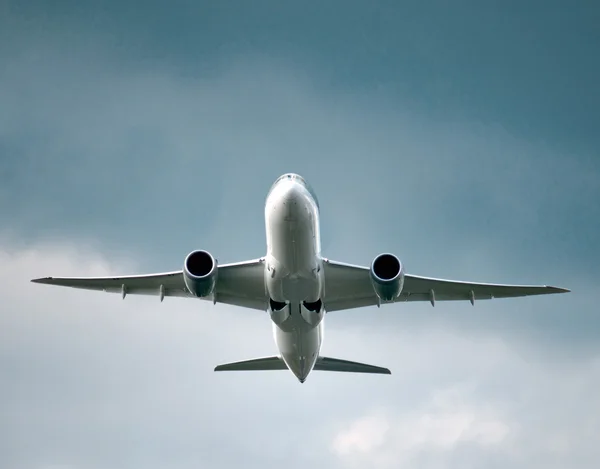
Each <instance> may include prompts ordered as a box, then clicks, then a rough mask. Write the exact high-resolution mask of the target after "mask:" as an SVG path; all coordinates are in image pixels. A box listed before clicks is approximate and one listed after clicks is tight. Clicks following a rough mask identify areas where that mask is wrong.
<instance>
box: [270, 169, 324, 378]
mask: <svg viewBox="0 0 600 469" xmlns="http://www.w3.org/2000/svg"><path fill="white" fill-rule="evenodd" d="M265 224H266V237H267V256H266V269H265V284H266V288H267V291H268V293H269V298H270V299H269V313H270V316H271V320H272V322H273V335H274V338H275V343H276V344H277V348H278V349H279V353H280V354H281V357H282V359H283V361H284V362H285V364H286V365H287V366H288V368H289V369H290V370H291V371H292V372H293V373H294V375H296V377H297V378H298V380H300V382H304V380H306V378H307V376H308V374H309V373H310V372H311V370H312V369H313V367H314V365H315V362H316V360H317V358H318V356H319V351H320V349H321V344H322V341H323V316H324V314H325V311H324V308H323V302H322V293H323V283H324V282H323V269H322V261H321V258H320V239H319V208H318V205H317V201H316V200H315V199H314V197H313V196H312V194H311V191H310V189H309V188H308V187H307V186H306V184H305V183H304V181H303V180H302V178H300V177H299V176H297V175H293V174H290V175H286V177H283V178H280V179H279V180H278V181H277V182H276V183H275V184H274V186H273V188H272V189H271V191H270V193H269V195H268V197H267V201H266V205H265Z"/></svg>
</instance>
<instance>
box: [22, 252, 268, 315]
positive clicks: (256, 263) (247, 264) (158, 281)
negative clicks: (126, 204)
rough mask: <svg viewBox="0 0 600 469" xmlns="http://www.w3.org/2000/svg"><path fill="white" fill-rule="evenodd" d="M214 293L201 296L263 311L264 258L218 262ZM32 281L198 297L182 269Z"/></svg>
mask: <svg viewBox="0 0 600 469" xmlns="http://www.w3.org/2000/svg"><path fill="white" fill-rule="evenodd" d="M217 269H218V273H217V283H216V286H215V295H214V297H213V296H210V297H207V298H201V299H205V300H210V301H213V302H215V303H223V304H229V305H234V306H241V307H245V308H251V309H257V310H261V311H266V309H267V301H268V297H267V293H266V289H265V281H264V260H263V259H262V258H261V259H254V260H250V261H243V262H236V263H232V264H223V265H219V266H217ZM32 282H33V283H43V284H47V285H57V286H62V287H71V288H81V289H84V290H96V291H105V292H109V293H121V294H122V295H123V298H125V295H155V296H158V297H160V299H161V301H162V299H163V298H164V297H165V296H175V297H184V298H197V297H196V296H194V295H192V294H191V293H190V292H189V291H188V289H187V287H186V286H185V282H184V280H183V271H181V270H179V271H176V272H166V273H159V274H147V275H127V276H119V277H44V278H37V279H33V280H32Z"/></svg>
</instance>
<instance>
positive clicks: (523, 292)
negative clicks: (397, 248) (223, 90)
mask: <svg viewBox="0 0 600 469" xmlns="http://www.w3.org/2000/svg"><path fill="white" fill-rule="evenodd" d="M323 264H324V269H325V288H326V291H325V300H324V303H325V307H326V308H327V311H340V310H344V309H353V308H360V307H364V306H373V305H378V304H379V301H378V298H377V296H376V295H375V291H374V290H373V287H372V285H371V279H370V276H369V268H368V267H363V266H357V265H352V264H346V263H342V262H336V261H331V260H329V259H325V260H324V263H323ZM569 291H570V290H567V289H565V288H558V287H551V286H547V285H505V284H493V283H475V282H462V281H456V280H444V279H438V278H430V277H422V276H418V275H409V274H405V276H404V288H403V289H402V293H401V294H400V296H399V297H398V298H397V299H396V300H395V302H402V301H429V302H431V303H432V304H435V302H436V301H460V300H462V301H470V302H471V303H472V304H473V303H474V302H475V301H476V300H490V299H492V298H516V297H522V296H531V295H547V294H552V293H567V292H569Z"/></svg>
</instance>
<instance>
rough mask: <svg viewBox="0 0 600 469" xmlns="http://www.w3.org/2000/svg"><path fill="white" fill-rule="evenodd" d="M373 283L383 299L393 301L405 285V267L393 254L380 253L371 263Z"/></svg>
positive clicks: (378, 294)
mask: <svg viewBox="0 0 600 469" xmlns="http://www.w3.org/2000/svg"><path fill="white" fill-rule="evenodd" d="M370 276H371V284H372V285H373V289H374V290H375V293H376V294H377V296H378V297H379V299H380V300H381V301H393V300H394V299H396V298H397V297H398V295H400V293H401V292H402V287H403V286H404V267H403V266H402V263H401V262H400V259H398V258H397V257H396V256H394V255H393V254H379V255H378V256H377V257H376V258H375V259H373V263H372V264H371V271H370Z"/></svg>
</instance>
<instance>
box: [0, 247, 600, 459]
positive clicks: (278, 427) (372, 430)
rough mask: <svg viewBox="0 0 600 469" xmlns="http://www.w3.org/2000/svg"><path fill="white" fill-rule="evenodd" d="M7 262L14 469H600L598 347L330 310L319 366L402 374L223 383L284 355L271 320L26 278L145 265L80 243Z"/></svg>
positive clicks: (0, 351)
mask: <svg viewBox="0 0 600 469" xmlns="http://www.w3.org/2000/svg"><path fill="white" fill-rule="evenodd" d="M0 260H1V261H2V262H1V263H0V265H1V266H2V267H1V269H0V272H1V275H0V289H1V292H0V293H1V296H2V298H3V303H4V306H3V313H2V315H0V321H1V324H0V331H1V332H0V334H1V337H0V338H1V341H0V344H1V345H0V371H1V373H2V376H3V379H2V381H3V387H2V391H1V393H0V394H1V395H0V398H1V399H0V408H1V412H2V415H3V416H4V417H3V418H2V420H1V423H0V433H1V434H2V439H1V441H2V444H1V445H2V447H1V451H0V455H2V456H1V457H0V458H1V459H0V464H1V465H2V466H3V467H11V468H37V467H46V466H47V465H50V464H64V465H65V466H66V467H75V468H96V467H99V468H100V467H111V468H129V467H139V466H140V465H144V466H145V467H149V468H152V467H164V466H165V465H168V466H169V467H176V468H188V467H197V466H198V464H201V465H202V466H203V467H223V466H225V467H228V466H232V467H233V466H234V465H235V466H239V464H242V463H243V464H245V465H247V466H248V467H259V466H264V465H268V464H277V463H282V462H284V461H286V464H287V465H289V466H291V467H302V466H303V465H306V464H328V465H331V466H332V467H359V466H360V465H364V464H369V465H371V466H373V467H383V468H387V467H397V463H406V464H412V465H418V466H419V467H426V468H429V467H431V468H438V467H454V465H456V464H461V465H465V466H466V467H476V466H477V465H481V464H486V465H489V466H490V467H500V466H501V465H502V464H508V463H510V464H512V466H513V467H532V466H533V467H537V465H539V466H540V467H552V468H554V467H556V468H558V467H567V466H568V467H578V468H587V467H590V468H591V467H595V463H596V462H597V460H598V457H599V456H600V455H598V452H597V445H596V444H595V439H596V438H595V436H596V435H597V434H598V431H600V428H598V425H599V423H598V420H597V418H596V417H595V416H596V415H597V412H598V411H600V401H599V400H598V398H597V393H596V389H597V386H598V384H600V383H598V377H599V376H600V374H599V372H598V371H599V368H598V367H599V366H600V354H599V353H600V352H599V351H598V349H596V350H595V351H594V353H592V354H590V355H588V357H587V358H585V359H580V360H578V361H577V362H576V363H575V362H569V363H565V362H560V361H556V360H554V359H552V358H551V357H548V356H540V355H536V354H535V353H532V352H528V351H526V350H525V351H523V350H520V349H519V348H517V347H515V344H514V343H513V342H512V341H511V340H509V338H507V337H505V336H504V335H503V334H502V333H501V332H499V333H497V334H495V335H493V336H492V335H488V336H487V337H486V336H483V337H482V336H479V335H476V334H473V333H471V332H469V331H465V332H462V333H461V332H459V331H452V330H445V329H443V328H442V329H440V328H435V327H434V328H430V329H429V330H428V331H427V330H424V329H422V328H420V327H418V326H415V325H414V324H412V323H411V322H410V321H408V322H406V324H405V325H404V327H403V328H396V329H392V328H390V327H389V322H388V318H389V316H388V315H387V314H386V313H385V312H382V311H379V312H377V311H376V310H374V311H373V310H365V311H363V312H362V314H363V315H364V314H368V315H369V316H370V321H371V322H373V323H375V324H377V325H378V329H377V330H375V329H374V328H367V329H364V328H362V327H359V326H358V325H357V324H356V323H353V322H352V321H350V322H349V324H348V323H346V325H345V326H344V327H339V326H340V324H341V323H343V322H344V320H343V317H341V316H342V315H341V314H338V315H333V314H332V315H331V316H330V317H328V330H327V338H326V343H325V350H324V352H325V353H326V354H328V355H332V356H339V357H344V358H349V359H360V360H363V361H367V362H370V363H374V364H382V365H387V366H390V367H391V368H392V370H393V375H392V376H391V377H377V376H367V377H364V376H360V375H340V374H333V373H332V374H325V373H314V374H313V375H311V378H310V380H309V381H307V383H305V384H304V385H300V384H298V383H297V382H296V381H295V379H294V378H293V377H292V376H291V375H290V374H289V373H246V374H244V373H241V374H226V373H223V374H216V373H213V372H212V368H213V367H214V365H216V364H217V363H220V362H224V361H228V360H235V359H239V358H245V357H252V356H259V355H264V354H270V353H272V352H273V350H274V345H273V344H272V338H271V330H270V324H269V321H268V319H267V317H266V316H265V315H264V314H260V313H255V312H250V313H248V311H244V310H239V309H233V308H228V307H222V306H216V307H214V309H213V308H212V307H211V306H207V305H205V304H204V303H202V302H199V301H198V302H194V301H187V300H174V299H170V300H169V299H167V300H165V302H164V303H162V304H161V303H160V302H159V301H158V298H145V297H127V299H126V300H125V301H122V300H121V299H120V298H119V296H118V295H108V294H102V293H93V292H80V291H77V290H66V289H59V288H52V287H44V286H40V285H33V284H30V283H28V282H27V280H28V279H29V278H31V277H34V276H36V275H37V274H38V273H39V272H40V271H41V270H46V269H53V270H55V271H64V272H72V273H73V274H79V275H89V274H92V273H93V274H100V275H101V274H110V273H115V272H122V271H124V270H129V269H134V268H135V265H136V264H135V263H134V262H132V261H131V260H128V261H126V262H123V261H120V262H118V263H114V262H112V261H109V260H107V259H106V258H103V257H102V256H100V255H98V254H97V253H95V252H92V254H90V251H80V250H77V249H76V248H75V247H69V245H68V243H64V244H63V245H56V246H53V245H52V244H47V245H39V246H38V247H36V248H32V249H29V250H20V249H13V248H11V247H10V245H6V243H5V244H4V247H3V248H2V250H1V256H0ZM386 316H388V318H386ZM386 323H387V324H386ZM374 344H376V346H374ZM298 441H301V442H302V444H298ZM357 464H358V466H357ZM45 465H46V466H45Z"/></svg>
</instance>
